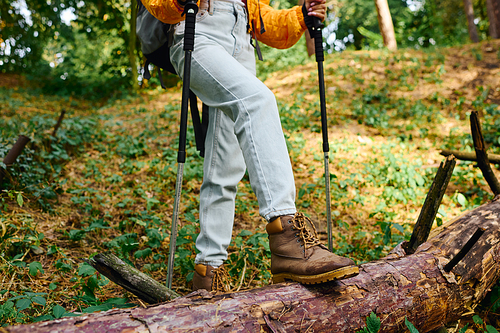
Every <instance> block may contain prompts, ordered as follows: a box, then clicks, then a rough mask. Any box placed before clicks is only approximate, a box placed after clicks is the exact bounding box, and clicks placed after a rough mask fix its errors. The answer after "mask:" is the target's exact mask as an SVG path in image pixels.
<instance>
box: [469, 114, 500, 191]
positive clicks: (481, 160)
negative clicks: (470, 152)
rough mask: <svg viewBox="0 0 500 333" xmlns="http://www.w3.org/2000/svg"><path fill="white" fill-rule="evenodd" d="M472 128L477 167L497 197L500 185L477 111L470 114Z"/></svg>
mask: <svg viewBox="0 0 500 333" xmlns="http://www.w3.org/2000/svg"><path fill="white" fill-rule="evenodd" d="M470 127H471V133H472V140H473V141H474V149H475V150H476V158H477V165H478V167H479V168H480V169H481V172H482V173H483V176H484V179H485V180H486V182H487V183H488V185H489V186H490V188H491V190H492V191H493V193H494V194H495V195H497V194H500V184H499V183H498V179H497V178H496V177H495V174H494V173H493V170H492V169H491V166H490V162H489V160H488V155H487V154H486V146H485V144H484V139H483V134H482V133H481V124H480V123H479V117H478V114H477V111H472V112H471V114H470Z"/></svg>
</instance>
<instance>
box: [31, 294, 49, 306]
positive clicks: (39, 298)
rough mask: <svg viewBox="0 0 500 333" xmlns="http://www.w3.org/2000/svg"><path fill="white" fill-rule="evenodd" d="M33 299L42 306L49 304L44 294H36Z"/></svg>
mask: <svg viewBox="0 0 500 333" xmlns="http://www.w3.org/2000/svg"><path fill="white" fill-rule="evenodd" d="M31 300H32V301H33V302H35V303H37V304H40V305H41V306H45V304H47V300H45V298H43V297H42V296H35V297H33V298H32V299H31Z"/></svg>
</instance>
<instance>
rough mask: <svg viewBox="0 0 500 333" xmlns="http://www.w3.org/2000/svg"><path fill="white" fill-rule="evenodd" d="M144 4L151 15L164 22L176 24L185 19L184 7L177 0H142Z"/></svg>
mask: <svg viewBox="0 0 500 333" xmlns="http://www.w3.org/2000/svg"><path fill="white" fill-rule="evenodd" d="M142 4H143V5H144V7H146V9H147V10H148V12H150V13H151V15H153V16H154V17H156V18H157V19H158V20H160V21H162V22H164V23H168V24H175V23H179V22H180V21H183V20H184V17H183V16H182V12H183V11H184V8H183V7H182V6H180V5H179V4H178V2H177V0H142Z"/></svg>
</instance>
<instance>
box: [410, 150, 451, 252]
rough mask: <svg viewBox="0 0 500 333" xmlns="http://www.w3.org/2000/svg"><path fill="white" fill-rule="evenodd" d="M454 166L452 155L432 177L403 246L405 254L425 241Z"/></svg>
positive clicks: (413, 250)
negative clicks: (413, 224) (413, 226)
mask: <svg viewBox="0 0 500 333" xmlns="http://www.w3.org/2000/svg"><path fill="white" fill-rule="evenodd" d="M455 165H456V159H455V156H453V155H450V156H448V157H446V159H445V160H444V163H443V162H441V164H440V165H439V168H438V171H437V173H436V177H434V181H433V182H432V185H431V188H430V189H429V192H428V193H427V197H426V198H425V201H424V205H423V206H422V210H421V211H420V215H419V216H418V219H417V223H416V224H415V228H414V229H413V233H412V234H411V238H410V242H409V243H408V244H407V245H406V246H405V250H406V253H408V254H411V253H414V252H415V250H416V249H417V247H419V246H420V244H422V243H424V242H426V241H427V238H428V237H429V233H430V232H431V228H432V224H433V223H434V219H435V218H436V214H437V212H438V209H439V206H440V205H441V200H443V195H444V192H445V191H446V188H447V187H448V183H449V182H450V178H451V175H452V174H453V169H454V168H455Z"/></svg>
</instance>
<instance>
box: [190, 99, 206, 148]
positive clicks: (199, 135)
mask: <svg viewBox="0 0 500 333" xmlns="http://www.w3.org/2000/svg"><path fill="white" fill-rule="evenodd" d="M205 108H206V109H207V111H206V112H207V115H208V106H205V104H203V109H202V110H203V111H202V112H203V122H202V121H201V120H200V112H199V110H198V98H197V97H196V95H195V94H194V93H193V92H192V91H191V90H189V109H190V110H191V118H192V120H193V129H194V139H195V141H196V150H198V151H199V152H200V156H201V157H203V156H204V155H205V136H206V134H207V127H208V117H207V116H206V115H205V113H204V112H205ZM205 118H206V121H205Z"/></svg>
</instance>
